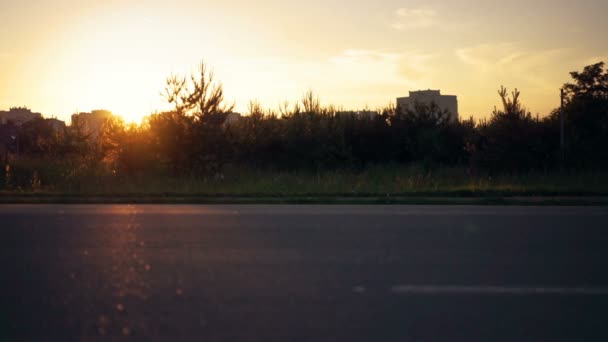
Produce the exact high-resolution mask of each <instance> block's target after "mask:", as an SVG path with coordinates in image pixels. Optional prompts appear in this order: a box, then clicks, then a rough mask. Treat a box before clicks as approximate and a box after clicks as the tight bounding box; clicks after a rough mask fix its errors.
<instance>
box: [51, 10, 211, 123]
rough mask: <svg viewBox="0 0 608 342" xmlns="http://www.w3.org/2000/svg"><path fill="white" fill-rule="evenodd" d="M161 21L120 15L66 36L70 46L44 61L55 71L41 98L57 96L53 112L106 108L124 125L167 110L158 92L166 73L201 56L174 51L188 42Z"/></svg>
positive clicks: (134, 13)
mask: <svg viewBox="0 0 608 342" xmlns="http://www.w3.org/2000/svg"><path fill="white" fill-rule="evenodd" d="M160 20H161V19H160V16H153V15H149V14H148V15H144V14H142V13H139V12H137V11H124V12H120V13H103V14H100V15H98V16H97V17H96V18H95V19H94V20H91V19H90V18H89V20H87V21H86V22H83V23H79V24H78V25H76V26H78V27H80V28H81V29H80V30H78V31H73V32H71V33H70V34H69V35H68V37H65V40H66V41H68V42H69V44H68V45H66V46H63V47H62V49H61V52H60V53H58V54H57V55H55V56H53V57H52V60H51V61H49V62H48V64H51V65H53V67H52V68H48V69H47V71H45V73H46V75H45V77H44V78H43V83H44V85H43V87H44V91H45V93H47V94H56V96H55V97H54V98H53V99H52V101H54V102H56V103H55V104H56V105H57V107H60V104H61V102H69V103H76V104H77V105H76V106H77V108H73V109H72V111H74V112H76V111H89V110H92V109H108V110H111V111H112V112H114V113H115V114H118V115H121V116H123V118H124V119H125V121H127V122H140V121H141V119H142V118H143V117H144V116H146V115H149V114H150V113H152V112H154V111H157V110H162V109H165V108H166V104H165V103H164V101H163V99H162V97H161V90H162V88H163V85H164V82H165V79H166V77H167V76H168V74H169V73H170V72H171V71H172V70H175V69H176V67H179V66H180V65H189V64H192V61H196V59H197V58H200V57H195V56H198V55H199V53H198V52H197V51H196V49H194V48H188V46H190V45H188V44H184V45H181V46H179V47H178V44H179V41H180V40H183V39H188V38H189V37H188V36H187V35H184V31H183V30H180V31H178V29H177V27H176V26H174V29H173V30H171V29H167V26H169V27H171V25H165V26H162V27H161V26H160V25H158V21H160ZM163 20H164V21H166V18H164V19H163ZM199 38H203V39H204V36H201V37H199ZM168 42H173V43H174V44H175V46H171V45H167V43H168ZM184 48H185V49H184ZM68 98H69V99H68Z"/></svg>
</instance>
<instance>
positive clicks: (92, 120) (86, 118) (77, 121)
mask: <svg viewBox="0 0 608 342" xmlns="http://www.w3.org/2000/svg"><path fill="white" fill-rule="evenodd" d="M113 116H114V114H112V112H110V111H108V110H94V111H91V112H90V113H78V114H73V115H72V127H78V128H79V129H80V130H81V131H82V132H83V133H84V134H90V135H91V138H93V139H96V138H98V137H99V135H100V134H101V128H102V127H103V124H104V123H105V122H106V121H107V120H108V119H110V118H112V117H113Z"/></svg>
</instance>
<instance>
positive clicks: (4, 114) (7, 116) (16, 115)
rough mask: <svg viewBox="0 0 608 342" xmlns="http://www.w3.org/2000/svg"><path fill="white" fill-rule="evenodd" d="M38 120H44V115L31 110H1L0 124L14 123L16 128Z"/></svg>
mask: <svg viewBox="0 0 608 342" xmlns="http://www.w3.org/2000/svg"><path fill="white" fill-rule="evenodd" d="M38 118H42V114H40V113H35V112H32V110H31V109H29V108H26V107H13V108H10V109H9V110H8V111H5V110H0V124H7V123H9V122H12V123H13V124H14V125H15V126H21V125H23V124H24V123H26V122H28V121H31V120H34V119H38Z"/></svg>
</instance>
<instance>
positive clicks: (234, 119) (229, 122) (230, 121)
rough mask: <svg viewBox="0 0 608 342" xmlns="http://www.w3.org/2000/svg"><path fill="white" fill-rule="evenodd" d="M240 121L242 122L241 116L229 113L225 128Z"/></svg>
mask: <svg viewBox="0 0 608 342" xmlns="http://www.w3.org/2000/svg"><path fill="white" fill-rule="evenodd" d="M239 120H241V114H239V113H235V112H231V113H228V114H227V115H226V119H224V126H230V125H232V124H233V123H235V122H238V121H239Z"/></svg>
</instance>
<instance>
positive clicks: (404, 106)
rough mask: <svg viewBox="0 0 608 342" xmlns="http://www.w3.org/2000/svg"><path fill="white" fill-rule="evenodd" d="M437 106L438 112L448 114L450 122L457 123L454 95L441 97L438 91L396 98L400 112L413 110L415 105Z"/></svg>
mask: <svg viewBox="0 0 608 342" xmlns="http://www.w3.org/2000/svg"><path fill="white" fill-rule="evenodd" d="M433 103H434V104H435V105H437V107H439V109H440V110H444V111H447V112H449V113H450V120H452V121H458V115H459V114H458V97H457V96H455V95H441V91H439V90H430V89H429V90H420V91H410V96H408V97H399V98H397V108H401V110H415V109H416V104H424V105H427V106H430V105H431V104H433Z"/></svg>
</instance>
